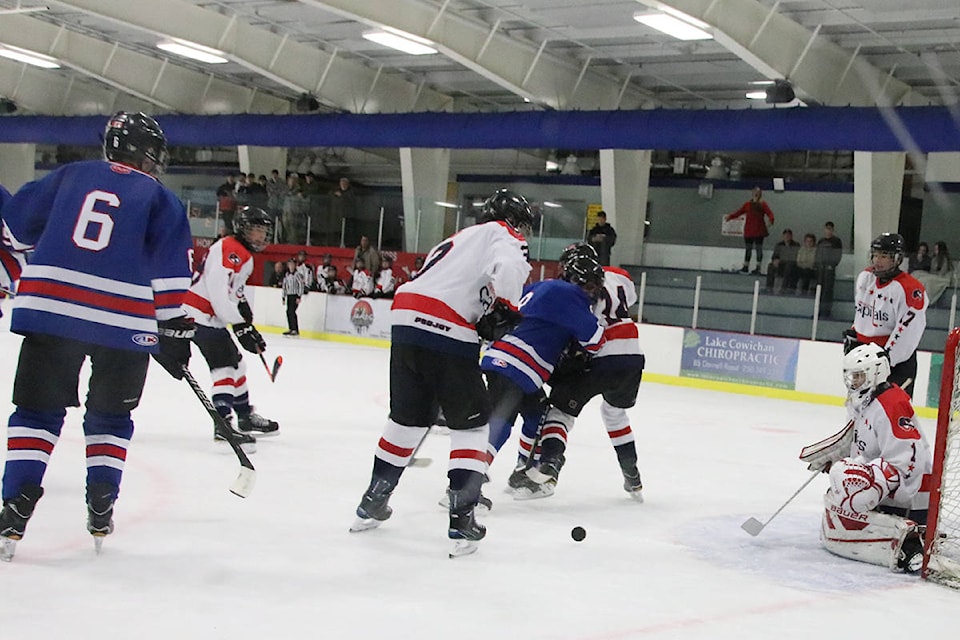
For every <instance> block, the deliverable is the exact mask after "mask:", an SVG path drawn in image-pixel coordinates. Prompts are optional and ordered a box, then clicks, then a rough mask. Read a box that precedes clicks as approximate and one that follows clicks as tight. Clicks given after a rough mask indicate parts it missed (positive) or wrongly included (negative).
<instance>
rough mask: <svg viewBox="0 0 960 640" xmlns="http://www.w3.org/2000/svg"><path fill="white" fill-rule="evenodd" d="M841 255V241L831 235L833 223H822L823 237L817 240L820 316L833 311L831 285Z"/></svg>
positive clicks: (828, 314) (835, 279) (827, 314)
mask: <svg viewBox="0 0 960 640" xmlns="http://www.w3.org/2000/svg"><path fill="white" fill-rule="evenodd" d="M842 257H843V242H841V241H840V238H838V237H836V236H835V235H833V223H832V222H827V223H826V224H824V225H823V237H822V238H820V240H819V241H818V242H817V284H819V285H820V317H821V318H829V317H830V316H831V314H832V313H833V287H834V284H835V283H836V281H837V265H838V264H840V258H842Z"/></svg>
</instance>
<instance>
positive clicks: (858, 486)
mask: <svg viewBox="0 0 960 640" xmlns="http://www.w3.org/2000/svg"><path fill="white" fill-rule="evenodd" d="M889 376H890V360H889V358H888V357H887V352H886V351H884V349H883V348H882V347H880V346H878V345H876V344H865V345H862V346H859V347H857V348H856V349H853V350H852V351H850V353H848V354H847V355H845V356H844V357H843V380H844V383H845V384H846V387H847V403H846V404H847V416H848V418H850V422H849V423H848V424H847V426H846V427H845V428H844V429H843V430H842V431H840V432H839V433H837V434H835V435H834V436H831V437H830V438H827V439H825V440H823V441H821V442H818V443H816V444H813V445H810V446H809V447H806V448H805V449H804V450H803V451H802V452H801V454H800V459H801V460H803V461H804V462H809V463H810V466H809V469H810V470H811V471H816V470H818V469H819V470H821V471H823V472H824V473H829V475H830V488H829V489H828V490H827V493H826V495H825V496H824V506H825V507H826V509H825V511H824V513H823V522H822V525H821V529H820V539H821V541H822V542H823V545H824V547H826V548H827V550H828V551H830V552H831V553H835V554H837V555H839V556H843V557H844V558H850V559H852V560H860V561H861V562H869V563H871V564H877V565H880V566H884V567H888V568H890V569H893V570H898V571H907V572H910V573H915V572H917V571H919V570H920V567H921V565H922V562H923V542H922V540H923V536H922V533H923V528H924V525H925V524H926V519H927V506H928V500H929V493H928V492H927V491H925V490H924V487H925V486H926V483H925V482H924V480H925V478H928V477H929V473H930V470H931V467H932V464H933V458H932V456H931V454H930V446H929V444H928V442H927V440H926V438H924V436H923V434H922V433H921V432H920V430H919V429H918V427H917V424H918V423H917V415H916V413H915V412H914V410H913V406H912V405H911V403H910V396H908V395H907V394H906V392H905V391H903V390H902V389H901V388H900V387H898V386H897V385H895V384H892V383H890V382H888V381H887V378H888V377H889Z"/></svg>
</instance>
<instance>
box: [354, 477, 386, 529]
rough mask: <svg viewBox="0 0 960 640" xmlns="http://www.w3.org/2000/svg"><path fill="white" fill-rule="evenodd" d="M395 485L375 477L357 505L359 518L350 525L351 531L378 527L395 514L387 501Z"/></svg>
mask: <svg viewBox="0 0 960 640" xmlns="http://www.w3.org/2000/svg"><path fill="white" fill-rule="evenodd" d="M393 489H394V485H392V484H390V482H389V481H387V480H384V479H383V478H374V480H373V481H372V482H371V483H370V487H369V488H368V489H367V491H366V493H364V494H363V498H361V499H360V506H358V507H357V519H356V520H354V521H353V524H352V525H350V532H351V533H358V532H360V531H367V530H369V529H376V528H377V527H379V526H380V525H381V524H382V523H383V522H384V521H386V520H388V519H389V518H390V516H391V515H392V514H393V509H391V508H390V505H388V504H387V502H389V501H390V496H391V495H392V494H393Z"/></svg>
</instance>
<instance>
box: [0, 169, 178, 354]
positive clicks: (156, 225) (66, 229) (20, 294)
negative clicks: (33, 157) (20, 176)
mask: <svg viewBox="0 0 960 640" xmlns="http://www.w3.org/2000/svg"><path fill="white" fill-rule="evenodd" d="M0 218H2V220H3V223H4V225H5V226H6V230H7V231H9V233H10V235H11V239H12V242H13V244H14V246H15V247H16V248H18V249H21V250H24V249H33V253H32V255H31V257H30V261H29V263H28V264H27V265H26V266H25V267H24V268H23V272H22V273H21V275H20V285H19V287H18V289H17V297H16V299H15V301H14V306H13V314H12V318H11V324H10V329H11V330H12V331H14V332H15V333H20V334H27V333H44V334H50V335H55V336H61V337H64V338H73V339H75V340H80V341H83V342H90V343H93V344H99V345H104V346H108V347H114V348H119V349H128V350H134V351H137V350H140V351H150V352H155V351H156V350H157V344H158V340H157V320H164V319H168V318H172V317H175V316H178V315H182V313H183V312H182V311H181V310H180V304H181V303H182V301H183V296H184V294H185V293H186V290H187V288H188V287H189V285H190V261H189V252H190V250H191V246H192V241H191V238H190V225H189V222H188V220H187V215H186V211H185V209H184V207H183V205H182V204H181V203H180V201H179V200H178V199H177V197H176V196H175V195H174V193H173V192H172V191H170V190H169V189H167V188H166V187H164V186H163V185H162V184H160V182H158V181H157V180H156V179H155V178H153V177H152V176H150V175H148V174H146V173H143V172H140V171H137V170H136V169H132V168H130V167H128V166H126V165H122V164H115V163H111V162H106V161H102V160H91V161H84V162H75V163H72V164H69V165H66V166H64V167H61V168H60V169H57V170H56V171H54V172H52V173H50V174H48V175H47V176H45V177H44V178H42V179H40V180H36V181H34V182H31V183H29V184H26V185H24V186H23V187H22V188H21V189H20V190H19V191H17V193H16V194H15V195H14V196H13V197H12V198H10V199H9V200H8V201H7V202H6V204H5V205H4V206H3V209H2V210H0Z"/></svg>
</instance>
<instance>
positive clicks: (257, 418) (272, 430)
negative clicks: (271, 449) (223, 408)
mask: <svg viewBox="0 0 960 640" xmlns="http://www.w3.org/2000/svg"><path fill="white" fill-rule="evenodd" d="M237 431H239V432H240V433H245V434H247V435H251V436H254V437H263V436H275V435H277V434H278V433H279V432H280V425H279V424H277V422H276V421H275V420H268V419H267V418H264V417H263V416H261V415H260V414H259V413H253V412H251V413H249V414H247V415H245V416H241V415H240V414H237Z"/></svg>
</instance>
